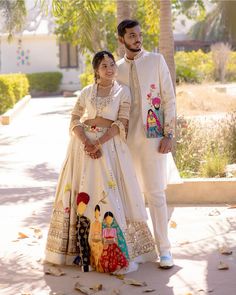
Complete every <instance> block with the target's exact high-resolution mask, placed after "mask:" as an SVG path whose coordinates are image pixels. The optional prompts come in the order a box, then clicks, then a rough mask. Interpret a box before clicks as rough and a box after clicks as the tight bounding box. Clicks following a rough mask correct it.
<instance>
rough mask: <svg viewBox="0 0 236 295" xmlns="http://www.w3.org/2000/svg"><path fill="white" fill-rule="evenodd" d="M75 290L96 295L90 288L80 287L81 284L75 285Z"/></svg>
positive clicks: (87, 294) (88, 294)
mask: <svg viewBox="0 0 236 295" xmlns="http://www.w3.org/2000/svg"><path fill="white" fill-rule="evenodd" d="M75 290H77V291H80V292H81V293H83V294H86V295H91V294H93V293H94V291H92V290H91V289H90V288H88V287H85V286H82V285H80V283H79V282H77V283H75Z"/></svg>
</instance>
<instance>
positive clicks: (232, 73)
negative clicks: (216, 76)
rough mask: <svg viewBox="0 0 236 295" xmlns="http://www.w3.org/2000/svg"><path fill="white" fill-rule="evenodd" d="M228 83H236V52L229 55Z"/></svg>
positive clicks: (227, 67)
mask: <svg viewBox="0 0 236 295" xmlns="http://www.w3.org/2000/svg"><path fill="white" fill-rule="evenodd" d="M226 81H228V82H235V81H236V52H235V51H231V52H230V55H229V60H228V63H227V66H226Z"/></svg>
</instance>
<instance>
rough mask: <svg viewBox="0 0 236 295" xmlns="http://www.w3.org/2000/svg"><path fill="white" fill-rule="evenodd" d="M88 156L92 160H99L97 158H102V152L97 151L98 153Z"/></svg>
mask: <svg viewBox="0 0 236 295" xmlns="http://www.w3.org/2000/svg"><path fill="white" fill-rule="evenodd" d="M89 156H90V157H91V158H92V159H99V158H101V156H102V152H101V150H98V151H96V152H95V153H89Z"/></svg>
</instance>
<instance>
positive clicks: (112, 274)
mask: <svg viewBox="0 0 236 295" xmlns="http://www.w3.org/2000/svg"><path fill="white" fill-rule="evenodd" d="M110 275H111V276H115V277H117V279H119V280H124V278H125V275H124V274H115V273H110Z"/></svg>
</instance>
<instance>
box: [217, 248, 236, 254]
mask: <svg viewBox="0 0 236 295" xmlns="http://www.w3.org/2000/svg"><path fill="white" fill-rule="evenodd" d="M219 251H220V253H221V254H224V255H231V254H232V253H233V251H232V250H230V249H229V248H228V247H226V246H224V247H221V248H220V249H219Z"/></svg>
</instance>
